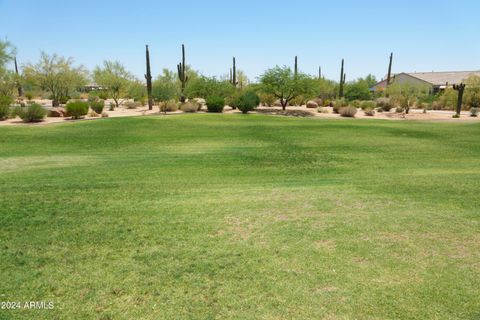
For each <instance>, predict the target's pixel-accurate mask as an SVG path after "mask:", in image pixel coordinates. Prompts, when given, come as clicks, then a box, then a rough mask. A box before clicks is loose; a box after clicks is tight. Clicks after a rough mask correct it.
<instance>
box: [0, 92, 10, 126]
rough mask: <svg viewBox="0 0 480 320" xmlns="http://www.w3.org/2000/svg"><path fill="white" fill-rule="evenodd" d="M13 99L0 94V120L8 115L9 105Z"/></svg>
mask: <svg viewBox="0 0 480 320" xmlns="http://www.w3.org/2000/svg"><path fill="white" fill-rule="evenodd" d="M12 102H13V99H12V98H11V97H9V96H4V95H0V120H5V119H7V118H8V116H9V115H10V105H11V104H12Z"/></svg>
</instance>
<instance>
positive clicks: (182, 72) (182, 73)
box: [177, 44, 188, 102]
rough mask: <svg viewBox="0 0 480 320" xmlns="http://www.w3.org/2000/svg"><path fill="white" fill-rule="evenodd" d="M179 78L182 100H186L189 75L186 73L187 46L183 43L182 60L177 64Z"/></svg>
mask: <svg viewBox="0 0 480 320" xmlns="http://www.w3.org/2000/svg"><path fill="white" fill-rule="evenodd" d="M177 71H178V79H179V80H180V82H181V84H182V92H181V96H180V101H181V102H185V93H184V92H185V85H186V83H187V81H188V76H187V75H186V73H185V46H184V45H183V44H182V62H180V63H179V64H177Z"/></svg>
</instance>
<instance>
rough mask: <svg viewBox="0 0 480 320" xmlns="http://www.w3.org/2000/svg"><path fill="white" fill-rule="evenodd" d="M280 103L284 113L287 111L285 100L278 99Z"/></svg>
mask: <svg viewBox="0 0 480 320" xmlns="http://www.w3.org/2000/svg"><path fill="white" fill-rule="evenodd" d="M280 103H281V104H282V110H283V111H285V110H286V109H287V103H288V101H287V99H280Z"/></svg>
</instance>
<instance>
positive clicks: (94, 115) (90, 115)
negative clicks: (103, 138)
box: [87, 110, 100, 118]
mask: <svg viewBox="0 0 480 320" xmlns="http://www.w3.org/2000/svg"><path fill="white" fill-rule="evenodd" d="M87 115H88V116H89V117H92V118H96V117H99V116H100V115H99V114H98V113H96V112H95V111H93V110H92V111H90V112H89V113H88V114H87Z"/></svg>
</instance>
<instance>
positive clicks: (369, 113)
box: [363, 108, 375, 117]
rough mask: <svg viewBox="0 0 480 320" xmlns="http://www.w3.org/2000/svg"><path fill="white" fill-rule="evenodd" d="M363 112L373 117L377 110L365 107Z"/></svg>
mask: <svg viewBox="0 0 480 320" xmlns="http://www.w3.org/2000/svg"><path fill="white" fill-rule="evenodd" d="M363 113H364V114H365V115H366V116H369V117H373V116H374V115H375V110H374V109H368V108H367V109H364V110H363Z"/></svg>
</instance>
